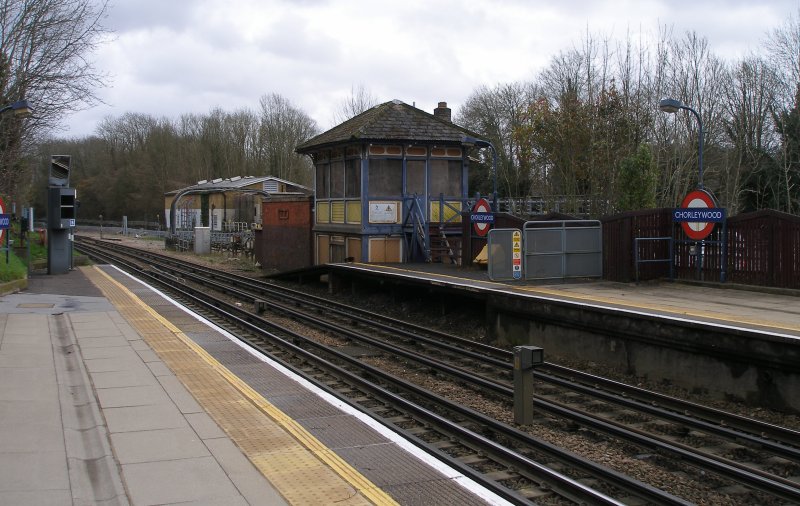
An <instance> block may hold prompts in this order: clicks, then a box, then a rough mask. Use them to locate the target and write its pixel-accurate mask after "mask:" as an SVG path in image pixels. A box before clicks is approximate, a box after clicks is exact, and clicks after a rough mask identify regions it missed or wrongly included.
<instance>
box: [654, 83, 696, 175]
mask: <svg viewBox="0 0 800 506" xmlns="http://www.w3.org/2000/svg"><path fill="white" fill-rule="evenodd" d="M658 108H659V109H661V110H662V111H663V112H668V113H670V114H675V113H676V112H678V111H679V110H680V109H686V110H687V111H690V112H691V113H692V114H694V117H695V118H697V123H698V124H699V125H700V133H699V134H698V137H699V139H698V148H697V151H698V154H697V159H698V166H699V171H698V180H697V183H698V188H700V189H701V190H702V189H703V119H702V118H701V117H700V114H698V113H697V111H695V110H694V109H692V108H691V107H689V106H688V105H686V104H684V103H683V102H681V101H680V100H675V99H674V98H662V99H661V101H660V102H659V103H658Z"/></svg>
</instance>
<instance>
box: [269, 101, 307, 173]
mask: <svg viewBox="0 0 800 506" xmlns="http://www.w3.org/2000/svg"><path fill="white" fill-rule="evenodd" d="M317 132H318V129H317V124H316V122H315V121H314V120H313V119H311V117H309V116H308V115H307V114H306V113H305V112H303V111H302V110H300V109H297V108H295V107H294V106H293V105H292V104H291V103H290V102H289V101H288V100H287V99H285V98H284V97H282V96H280V95H278V94H276V93H272V94H270V95H264V96H262V97H261V116H260V128H259V143H260V144H262V145H264V146H266V155H267V160H266V162H267V165H266V168H267V170H268V172H269V174H270V175H273V176H275V177H279V178H282V179H288V180H291V181H295V182H298V183H301V184H310V183H311V163H310V161H309V160H308V157H305V156H300V155H298V154H297V153H295V151H294V149H295V148H296V147H297V146H298V145H299V144H301V143H302V142H304V141H306V140H308V139H310V138H311V137H312V136H313V135H315V134H316V133H317Z"/></svg>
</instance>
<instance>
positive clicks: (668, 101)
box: [658, 98, 684, 114]
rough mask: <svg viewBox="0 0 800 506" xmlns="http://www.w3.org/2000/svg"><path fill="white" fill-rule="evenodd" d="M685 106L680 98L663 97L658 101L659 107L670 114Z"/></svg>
mask: <svg viewBox="0 0 800 506" xmlns="http://www.w3.org/2000/svg"><path fill="white" fill-rule="evenodd" d="M683 107H684V106H683V103H681V101H680V100H675V99H674V98H662V99H661V101H660V102H659V103H658V108H659V109H661V110H662V111H663V112H668V113H670V114H674V113H676V112H678V111H679V110H680V109H683Z"/></svg>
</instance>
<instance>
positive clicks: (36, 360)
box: [0, 342, 53, 369]
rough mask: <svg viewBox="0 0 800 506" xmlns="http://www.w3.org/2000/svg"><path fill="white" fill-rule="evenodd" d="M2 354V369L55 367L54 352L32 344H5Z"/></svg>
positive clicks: (0, 357) (0, 359)
mask: <svg viewBox="0 0 800 506" xmlns="http://www.w3.org/2000/svg"><path fill="white" fill-rule="evenodd" d="M2 346H3V353H0V368H3V367H11V368H23V367H24V368H30V367H32V368H38V367H42V368H45V369H48V368H52V366H53V351H52V350H51V349H49V348H44V347H42V346H37V345H36V344H35V343H30V342H16V343H7V342H4V343H3V345H2Z"/></svg>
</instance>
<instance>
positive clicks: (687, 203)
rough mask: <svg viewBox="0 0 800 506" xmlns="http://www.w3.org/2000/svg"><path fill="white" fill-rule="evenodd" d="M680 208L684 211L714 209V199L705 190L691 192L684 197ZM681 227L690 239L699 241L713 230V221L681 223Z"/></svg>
mask: <svg viewBox="0 0 800 506" xmlns="http://www.w3.org/2000/svg"><path fill="white" fill-rule="evenodd" d="M681 207H682V208H684V209H698V210H702V209H714V208H716V203H715V202H714V197H712V196H711V194H710V193H708V192H707V191H705V190H692V191H690V192H689V193H688V194H687V195H686V197H684V199H683V202H682V203H681ZM681 227H682V228H683V231H684V232H685V233H686V235H687V236H688V237H689V238H690V239H694V240H696V241H700V240H702V239H705V238H706V237H708V236H709V234H711V231H712V230H714V221H682V222H681Z"/></svg>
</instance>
